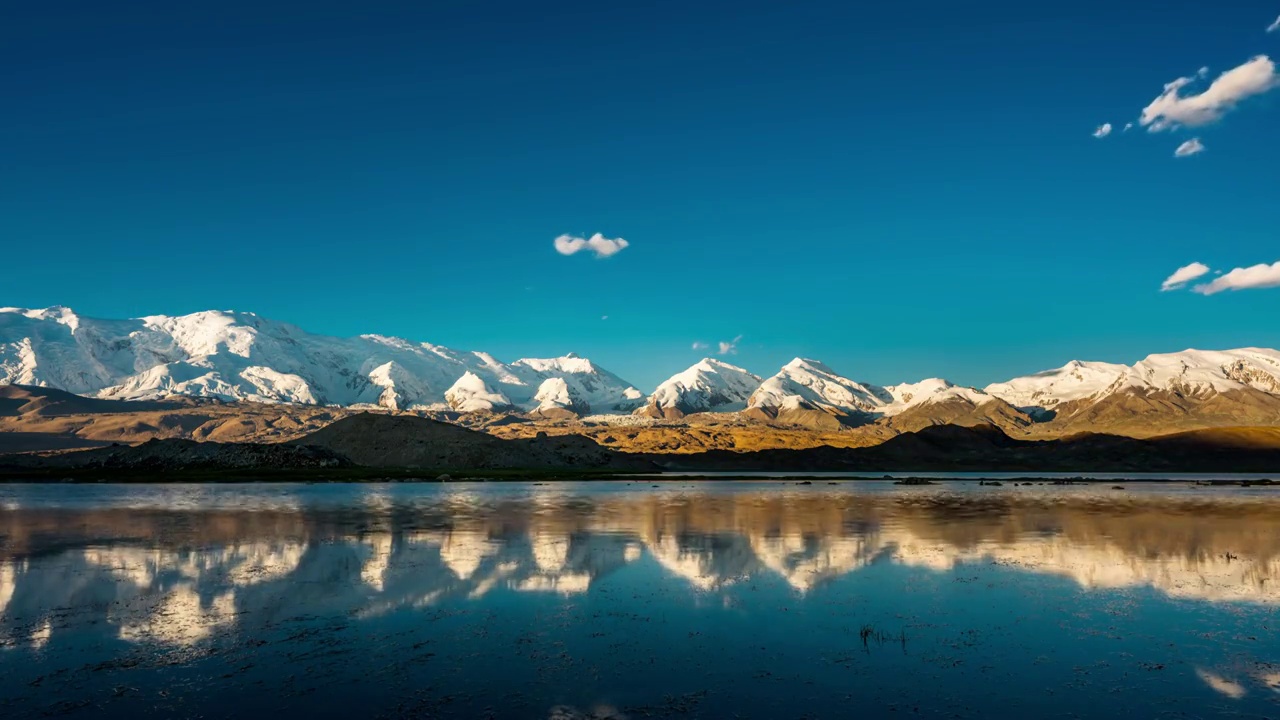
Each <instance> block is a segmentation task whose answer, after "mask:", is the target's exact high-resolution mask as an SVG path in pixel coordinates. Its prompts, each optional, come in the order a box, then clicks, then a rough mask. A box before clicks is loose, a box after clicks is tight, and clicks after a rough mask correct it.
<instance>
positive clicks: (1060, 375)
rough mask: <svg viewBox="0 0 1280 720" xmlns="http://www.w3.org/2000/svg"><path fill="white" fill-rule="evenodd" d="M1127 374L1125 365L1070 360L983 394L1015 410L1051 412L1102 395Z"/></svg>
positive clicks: (988, 388)
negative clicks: (1075, 401) (1037, 409)
mask: <svg viewBox="0 0 1280 720" xmlns="http://www.w3.org/2000/svg"><path fill="white" fill-rule="evenodd" d="M1128 371H1129V366H1127V365H1117V364H1114V363H1103V362H1081V361H1079V360H1072V361H1071V362H1069V363H1067V364H1066V365H1063V366H1062V367H1060V368H1058V369H1056V370H1045V371H1044V372H1039V373H1036V374H1035V375H1028V376H1026V377H1020V378H1014V379H1013V380H1008V381H1006V382H1001V383H992V384H991V385H988V386H987V387H986V391H987V393H988V394H989V395H994V396H996V397H998V398H1000V399H1002V400H1004V401H1005V402H1007V403H1009V404H1010V405H1013V406H1014V407H1019V408H1035V407H1039V408H1046V409H1052V408H1054V407H1055V406H1057V405H1059V404H1060V403H1064V402H1071V401H1074V400H1082V399H1084V398H1089V397H1094V396H1096V395H1098V394H1100V393H1103V392H1104V391H1106V390H1108V389H1109V388H1111V387H1113V386H1114V385H1116V383H1118V382H1119V381H1120V379H1121V378H1122V377H1124V375H1125V373H1127V372H1128Z"/></svg>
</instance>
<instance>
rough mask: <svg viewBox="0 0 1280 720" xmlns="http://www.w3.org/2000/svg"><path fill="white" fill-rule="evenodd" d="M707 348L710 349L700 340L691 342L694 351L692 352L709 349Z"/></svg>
mask: <svg viewBox="0 0 1280 720" xmlns="http://www.w3.org/2000/svg"><path fill="white" fill-rule="evenodd" d="M709 347H711V346H710V345H708V344H706V343H704V342H702V341H701V340H694V341H693V349H694V350H706V349H707V348H709Z"/></svg>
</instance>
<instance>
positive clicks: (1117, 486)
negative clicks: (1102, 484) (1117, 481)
mask: <svg viewBox="0 0 1280 720" xmlns="http://www.w3.org/2000/svg"><path fill="white" fill-rule="evenodd" d="M1111 489H1112V490H1123V489H1124V486H1123V485H1112V486H1111Z"/></svg>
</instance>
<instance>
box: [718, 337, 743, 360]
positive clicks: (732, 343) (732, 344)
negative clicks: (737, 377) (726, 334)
mask: <svg viewBox="0 0 1280 720" xmlns="http://www.w3.org/2000/svg"><path fill="white" fill-rule="evenodd" d="M740 340H742V336H741V335H739V336H737V337H735V338H734V339H732V340H721V341H720V346H719V349H718V350H717V352H718V353H719V354H721V355H737V354H738V342H739V341H740Z"/></svg>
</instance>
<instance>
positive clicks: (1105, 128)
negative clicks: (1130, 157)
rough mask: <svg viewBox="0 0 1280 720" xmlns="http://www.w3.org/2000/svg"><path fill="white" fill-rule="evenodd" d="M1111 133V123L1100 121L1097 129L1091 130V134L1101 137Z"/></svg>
mask: <svg viewBox="0 0 1280 720" xmlns="http://www.w3.org/2000/svg"><path fill="white" fill-rule="evenodd" d="M1110 134H1111V123H1102V124H1101V125H1099V126H1098V129H1097V130H1094V131H1093V136H1094V137H1096V138H1098V139H1102V138H1104V137H1106V136H1108V135H1110Z"/></svg>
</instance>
